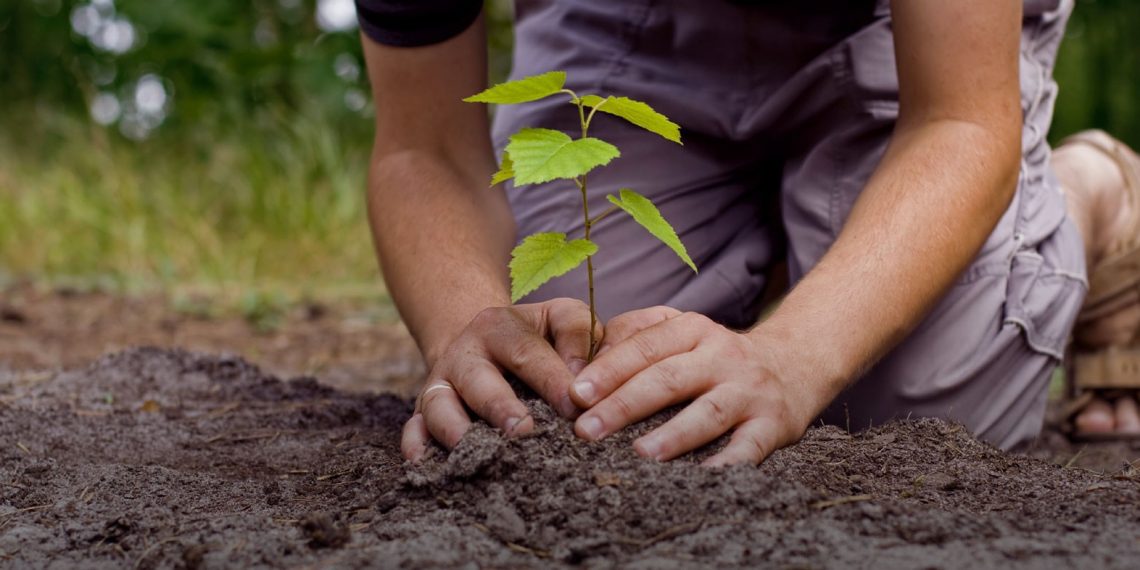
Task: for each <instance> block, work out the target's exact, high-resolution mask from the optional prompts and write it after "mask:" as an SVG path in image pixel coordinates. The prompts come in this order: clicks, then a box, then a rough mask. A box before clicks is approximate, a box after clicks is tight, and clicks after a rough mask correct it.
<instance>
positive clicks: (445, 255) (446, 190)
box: [368, 150, 515, 366]
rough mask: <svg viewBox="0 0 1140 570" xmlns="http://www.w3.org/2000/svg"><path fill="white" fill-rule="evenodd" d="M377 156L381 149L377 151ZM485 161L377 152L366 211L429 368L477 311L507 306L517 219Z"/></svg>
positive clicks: (396, 294) (389, 280) (388, 277)
mask: <svg viewBox="0 0 1140 570" xmlns="http://www.w3.org/2000/svg"><path fill="white" fill-rule="evenodd" d="M376 154H379V153H376ZM479 162H486V164H478V165H476V166H474V167H472V166H470V165H468V167H467V168H463V169H461V168H458V167H455V166H453V165H452V164H450V163H449V161H448V160H447V159H446V158H443V157H441V156H438V155H433V154H430V153H426V152H421V151H414V150H411V151H397V152H392V153H388V154H383V155H379V156H374V159H373V164H372V169H371V171H370V176H369V193H368V198H369V200H368V212H369V220H370V222H371V225H372V235H373V239H374V241H375V245H376V251H377V255H378V256H379V258H380V265H381V269H382V271H383V274H384V280H385V283H386V284H387V286H388V290H389V293H390V294H391V296H392V298H393V300H394V301H395V303H396V307H397V308H398V309H399V311H400V316H401V317H402V318H403V321H404V323H405V324H406V325H407V326H408V329H409V330H410V331H411V333H412V336H413V337H414V338H415V339H416V342H417V343H418V345H419V347H420V350H421V352H422V353H423V355H424V359H425V361H426V362H427V364H428V366H431V365H432V364H433V363H434V362H435V360H436V358H437V357H438V355H439V353H440V352H441V351H442V350H443V349H444V348H446V347H447V345H448V344H450V342H451V341H452V340H453V339H454V338H455V337H456V336H457V335H458V334H459V332H460V331H461V330H462V329H463V328H464V327H465V326H466V325H467V324H468V323H469V322H470V321H471V319H472V318H474V316H475V315H476V314H478V313H479V311H481V310H483V309H485V308H487V307H492V306H504V305H509V304H510V294H509V288H508V285H507V262H508V259H509V255H510V248H511V246H512V245H513V243H514V239H515V237H514V233H515V230H514V221H513V218H512V217H511V213H510V209H509V207H508V206H507V203H506V198H505V197H504V195H503V191H502V189H501V188H498V187H496V188H487V181H488V180H490V177H491V173H492V172H493V170H494V164H493V162H492V161H490V160H489V159H488V160H486V161H479Z"/></svg>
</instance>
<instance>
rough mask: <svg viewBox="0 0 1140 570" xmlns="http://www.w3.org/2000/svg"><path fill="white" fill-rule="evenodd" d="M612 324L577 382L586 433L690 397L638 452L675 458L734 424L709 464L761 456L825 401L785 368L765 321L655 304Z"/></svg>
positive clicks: (787, 440)
mask: <svg viewBox="0 0 1140 570" xmlns="http://www.w3.org/2000/svg"><path fill="white" fill-rule="evenodd" d="M605 331H606V332H605V341H604V343H603V344H602V347H601V349H600V350H599V353H598V356H597V358H596V359H595V360H594V361H593V362H592V363H590V364H589V365H588V366H586V368H585V369H583V370H582V371H581V373H579V374H578V376H577V379H576V380H575V382H574V384H572V385H571V389H570V394H571V397H572V398H573V399H574V403H575V404H577V405H578V406H581V407H583V408H589V409H588V411H586V412H585V413H584V414H582V416H581V417H579V418H578V420H577V422H576V423H575V426H574V430H575V432H576V433H577V434H578V435H579V436H580V437H582V438H585V439H588V440H591V441H596V440H599V439H602V438H604V437H606V436H608V435H609V434H612V433H614V432H616V431H618V430H620V429H621V428H623V427H625V426H627V425H629V424H631V423H634V422H637V421H639V420H642V419H644V418H647V417H649V416H650V415H652V414H654V413H656V412H658V411H660V410H662V409H664V408H667V407H669V406H672V405H675V404H680V403H682V402H685V401H690V400H692V403H691V404H689V405H688V406H687V407H685V409H683V410H681V412H679V413H678V414H677V415H676V416H675V417H674V418H673V419H671V420H669V421H668V422H666V423H665V424H664V425H662V426H660V427H658V428H657V429H655V430H653V431H652V432H650V433H648V434H646V435H645V436H642V437H641V438H639V439H638V440H637V441H635V442H634V449H635V450H636V451H637V453H638V454H640V455H642V456H644V457H649V458H653V459H656V460H658V461H667V460H669V459H672V458H674V457H677V456H679V455H682V454H684V453H687V452H689V451H692V450H694V449H696V448H698V447H700V446H702V445H705V444H706V443H708V442H710V441H712V440H714V439H716V438H717V437H719V436H721V435H722V434H724V433H725V432H727V431H729V430H733V429H735V432H734V433H733V435H732V439H731V440H730V442H729V443H728V445H727V446H726V447H725V448H724V449H723V450H721V451H720V452H719V453H717V454H716V455H714V456H712V457H710V458H709V459H708V460H706V461H705V464H706V465H710V466H721V465H728V464H735V463H750V464H757V463H759V462H761V461H763V460H764V458H765V457H767V456H768V455H769V454H771V453H772V452H773V451H775V450H776V449H779V448H780V447H783V446H785V445H788V444H791V443H794V442H795V441H797V440H799V439H800V437H802V436H803V434H804V432H805V431H806V430H807V427H808V425H809V424H810V422H811V421H812V420H813V419H814V418H815V416H816V414H817V413H818V412H819V411H820V410H822V407H823V404H817V403H816V401H817V400H818V399H820V398H819V395H818V394H815V395H813V394H811V393H810V391H809V390H806V389H805V388H804V387H803V386H802V385H793V384H791V383H790V382H789V380H790V379H789V378H785V377H784V376H783V375H781V373H780V370H779V364H780V363H781V362H782V360H781V358H780V356H779V354H778V352H779V350H780V349H779V343H776V342H771V341H769V340H766V339H764V335H763V334H757V333H758V332H760V331H759V329H757V330H755V331H753V332H751V333H740V332H735V331H732V330H729V329H727V328H725V327H723V326H721V325H719V324H717V323H715V322H713V321H712V320H710V319H709V318H708V317H705V316H704V315H701V314H698V313H681V312H680V311H677V310H676V309H672V308H669V307H652V308H649V309H642V310H638V311H631V312H628V313H624V314H622V315H619V316H617V317H614V318H613V319H611V320H610V322H608V323H607V324H606V329H605ZM805 392H807V393H805ZM824 404H826V402H824Z"/></svg>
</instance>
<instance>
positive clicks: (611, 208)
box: [590, 206, 619, 225]
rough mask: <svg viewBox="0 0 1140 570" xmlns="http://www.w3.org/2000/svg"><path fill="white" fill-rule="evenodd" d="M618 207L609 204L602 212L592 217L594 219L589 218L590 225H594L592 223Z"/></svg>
mask: <svg viewBox="0 0 1140 570" xmlns="http://www.w3.org/2000/svg"><path fill="white" fill-rule="evenodd" d="M618 209H619V208H618V207H617V206H610V207H609V208H606V210H605V211H604V212H602V213H600V214H598V215H597V216H596V217H594V219H592V220H590V225H594V224H596V223H598V222H600V221H602V218H604V217H606V216H608V215H610V214H612V213H614V212H616V211H618Z"/></svg>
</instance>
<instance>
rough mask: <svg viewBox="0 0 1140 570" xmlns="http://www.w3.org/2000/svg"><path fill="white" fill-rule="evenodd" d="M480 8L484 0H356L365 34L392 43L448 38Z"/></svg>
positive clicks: (412, 44)
mask: <svg viewBox="0 0 1140 570" xmlns="http://www.w3.org/2000/svg"><path fill="white" fill-rule="evenodd" d="M482 9H483V0H356V17H357V19H358V20H359V21H360V29H361V30H362V31H363V32H364V34H365V35H367V36H368V37H369V38H371V39H372V40H373V41H375V42H377V43H381V44H384V45H389V46H395V47H416V46H426V45H431V44H437V43H440V42H443V41H446V40H449V39H451V38H453V37H455V36H457V35H459V34H460V33H462V32H463V31H464V30H466V29H467V28H468V27H470V26H471V24H472V23H473V22H474V21H475V19H476V18H478V17H479V12H480V11H482Z"/></svg>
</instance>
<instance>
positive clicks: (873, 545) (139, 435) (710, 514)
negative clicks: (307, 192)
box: [0, 349, 1140, 568]
mask: <svg viewBox="0 0 1140 570" xmlns="http://www.w3.org/2000/svg"><path fill="white" fill-rule="evenodd" d="M0 386H7V388H5V390H6V392H0V398H2V400H0V401H2V402H3V404H2V405H0V436H2V437H0V442H3V444H2V446H0V560H2V561H3V564H4V565H8V566H13V567H25V566H32V567H43V566H54V567H83V568H121V567H132V566H134V567H140V568H152V567H161V568H183V567H185V568H198V567H202V568H213V567H285V566H288V567H296V566H308V567H328V566H335V567H375V566H383V567H389V566H392V567H396V566H404V567H463V566H470V567H512V568H514V567H543V568H545V567H549V566H557V565H572V564H582V565H586V566H589V567H595V566H603V567H610V566H621V567H644V568H659V567H667V568H668V567H698V566H709V565H716V566H720V567H753V566H765V567H773V566H775V567H809V568H860V567H875V568H915V567H923V568H951V567H970V568H977V567H981V568H999V567H1000V568H1040V567H1059V568H1060V567H1071V566H1075V565H1078V564H1080V565H1085V566H1088V565H1090V564H1091V565H1092V566H1094V567H1104V568H1136V567H1137V565H1138V564H1140V508H1138V505H1140V474H1138V473H1137V471H1136V470H1135V469H1132V468H1130V469H1127V470H1122V471H1118V472H1115V473H1112V474H1103V473H1098V472H1092V471H1087V470H1084V469H1077V468H1064V467H1061V466H1058V465H1056V464H1053V463H1049V462H1046V461H1042V460H1038V459H1034V458H1030V457H1025V456H1012V455H1009V454H1005V453H1002V452H1000V451H997V450H995V449H993V448H991V447H989V446H987V445H985V444H982V443H979V442H977V441H976V440H974V439H973V438H971V437H970V436H969V434H968V433H966V432H965V430H963V429H962V428H961V427H960V426H957V425H952V424H947V423H944V422H940V421H933V420H921V421H912V422H903V423H896V424H892V425H889V426H885V427H882V428H877V429H874V430H870V431H867V432H864V433H861V434H854V435H852V434H848V433H846V432H844V431H841V430H838V429H835V428H830V427H828V428H815V429H812V430H811V431H810V432H809V434H808V436H807V437H806V438H805V440H804V441H803V442H801V443H800V444H798V445H796V446H793V447H790V448H788V449H784V450H781V451H779V452H777V453H776V454H775V455H774V456H773V457H772V458H771V459H770V460H769V461H767V462H766V463H765V464H764V465H763V466H762V467H760V468H751V467H733V468H728V469H719V470H711V469H705V468H702V467H700V466H698V465H696V464H695V462H696V461H697V460H699V459H700V456H697V457H692V458H686V459H683V460H679V461H675V462H672V463H667V464H659V463H654V462H651V461H646V460H642V459H639V458H638V457H637V456H636V455H635V454H634V453H633V452H632V450H631V448H630V442H631V441H632V439H633V438H635V437H636V436H637V435H639V434H640V433H644V432H645V431H646V430H647V429H650V427H651V426H652V425H655V424H658V423H660V422H661V421H663V418H662V417H659V418H655V419H654V420H651V421H650V422H647V423H646V424H644V425H641V426H638V427H636V428H635V429H632V430H629V431H628V432H626V433H623V434H620V435H618V436H616V437H614V438H611V439H610V440H608V441H606V442H603V443H601V444H591V443H587V442H583V441H580V440H578V439H576V438H575V437H574V436H573V433H572V431H571V428H570V425H569V424H568V423H566V422H565V421H563V420H560V419H558V418H556V417H555V416H553V415H552V414H551V412H550V411H549V409H547V408H546V407H545V406H544V405H541V404H539V403H537V402H531V409H532V412H533V414H534V415H535V418H536V425H537V426H538V429H537V430H536V433H535V434H533V435H531V436H528V437H525V438H519V439H504V438H503V437H501V436H500V434H499V433H498V432H496V431H495V430H492V429H490V428H488V427H487V426H485V425H482V424H478V425H477V426H476V427H475V428H473V430H472V431H471V432H470V433H469V435H468V436H467V437H465V438H464V439H463V441H462V442H461V443H460V445H459V447H458V448H457V449H456V450H455V451H454V452H452V453H446V452H444V451H442V450H436V451H434V452H433V453H431V454H430V455H429V457H428V458H427V459H426V460H425V461H424V463H423V464H422V465H418V466H412V465H409V464H406V463H405V462H403V461H402V460H401V458H400V456H399V430H400V427H401V424H402V423H403V421H404V420H406V419H407V417H408V415H409V414H410V412H411V406H410V404H409V402H407V401H406V400H403V399H400V398H397V397H394V396H388V395H369V394H357V393H347V392H342V391H337V390H333V389H331V388H327V387H324V386H322V385H320V384H318V383H317V382H316V381H315V380H313V379H311V378H298V379H293V380H289V381H280V380H278V379H276V378H273V377H270V376H267V375H265V374H264V373H262V372H261V371H260V370H259V369H257V368H255V367H254V366H252V365H250V364H247V363H246V362H244V361H242V360H240V359H237V358H229V357H210V356H202V355H197V354H192V353H187V352H181V351H172V350H159V349H134V350H129V351H126V352H122V353H118V354H114V355H110V356H107V357H104V358H102V359H101V360H99V361H97V362H96V363H95V364H93V365H92V366H90V367H89V368H88V369H86V370H83V371H77V372H69V373H61V374H56V375H54V376H52V377H50V378H46V379H43V380H41V381H39V382H37V383H34V384H30V385H29V384H13V383H3V382H0Z"/></svg>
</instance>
